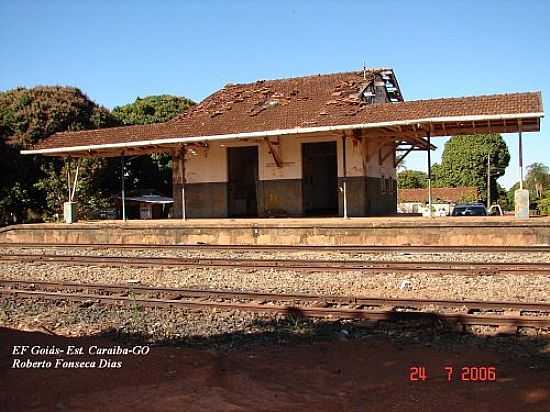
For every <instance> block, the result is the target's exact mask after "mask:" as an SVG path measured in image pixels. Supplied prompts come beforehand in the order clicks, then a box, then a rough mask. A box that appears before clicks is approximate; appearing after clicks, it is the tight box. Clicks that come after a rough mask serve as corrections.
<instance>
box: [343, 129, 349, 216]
mask: <svg viewBox="0 0 550 412" xmlns="http://www.w3.org/2000/svg"><path fill="white" fill-rule="evenodd" d="M342 153H343V156H342V160H343V161H342V166H343V167H344V173H343V174H344V176H343V178H342V191H343V207H344V219H347V218H348V191H347V184H346V183H347V182H346V180H347V170H346V135H345V134H344V135H342Z"/></svg>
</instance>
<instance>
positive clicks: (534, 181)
mask: <svg viewBox="0 0 550 412" xmlns="http://www.w3.org/2000/svg"><path fill="white" fill-rule="evenodd" d="M525 183H526V186H527V187H528V188H529V189H532V190H533V191H534V193H535V195H536V197H537V199H540V198H541V197H542V195H543V192H544V191H545V190H546V189H548V188H549V187H550V169H549V168H548V166H546V165H544V164H542V163H533V164H530V165H529V166H527V175H526V176H525Z"/></svg>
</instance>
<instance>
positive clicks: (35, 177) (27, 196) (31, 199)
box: [0, 86, 119, 224]
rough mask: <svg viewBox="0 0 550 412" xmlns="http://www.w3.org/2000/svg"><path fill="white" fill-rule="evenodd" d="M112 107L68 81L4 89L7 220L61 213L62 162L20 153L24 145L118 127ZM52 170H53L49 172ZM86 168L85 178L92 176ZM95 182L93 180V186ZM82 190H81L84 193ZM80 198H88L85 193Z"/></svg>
mask: <svg viewBox="0 0 550 412" xmlns="http://www.w3.org/2000/svg"><path fill="white" fill-rule="evenodd" d="M118 124H119V123H118V121H117V120H116V119H115V118H114V117H113V116H112V115H111V114H110V112H109V111H108V110H107V109H105V108H103V107H101V106H98V105H97V104H96V103H94V102H93V101H91V100H90V99H89V98H88V97H87V96H86V95H85V94H83V93H82V92H81V91H80V90H79V89H77V88H74V87H63V86H39V87H34V88H30V89H28V88H23V87H19V88H16V89H13V90H8V91H5V92H0V130H1V131H2V132H1V138H2V139H1V140H2V146H1V147H0V150H1V151H2V152H1V154H2V160H3V162H2V165H0V172H1V173H2V176H3V180H2V181H1V187H0V191H1V192H2V195H3V196H2V205H1V206H2V207H0V222H2V223H3V224H7V223H14V222H24V221H29V220H32V219H34V218H36V217H38V216H40V214H43V215H45V216H51V215H53V214H54V213H59V212H60V211H61V208H62V202H58V203H56V204H54V203H53V202H50V201H48V199H52V198H57V199H63V196H64V195H65V194H66V193H67V182H66V179H63V178H61V176H65V175H64V174H63V161H62V160H60V159H57V158H47V157H43V156H21V155H20V154H19V150H20V149H21V148H23V147H24V146H28V145H32V144H34V143H36V142H38V141H39V140H41V139H43V138H46V137H48V136H50V135H51V134H53V133H56V132H63V131H68V130H71V131H72V130H83V129H95V128H99V127H107V126H116V125H118ZM48 170H49V172H48ZM87 173H88V172H87V171H86V169H82V170H81V177H82V178H83V179H86V178H87ZM92 186H94V185H92ZM80 194H81V193H79V195H80ZM83 195H84V196H83V197H82V196H81V197H80V199H81V200H84V201H86V200H87V199H86V196H87V194H86V193H83Z"/></svg>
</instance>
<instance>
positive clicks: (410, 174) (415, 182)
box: [397, 170, 428, 189]
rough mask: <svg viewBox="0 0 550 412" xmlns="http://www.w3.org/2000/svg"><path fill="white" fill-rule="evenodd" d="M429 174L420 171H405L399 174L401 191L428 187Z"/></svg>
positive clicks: (398, 182) (398, 179)
mask: <svg viewBox="0 0 550 412" xmlns="http://www.w3.org/2000/svg"><path fill="white" fill-rule="evenodd" d="M427 179H428V174H427V173H425V172H422V171H420V170H403V171H402V172H399V173H398V174H397V184H398V187H399V188H400V189H416V188H424V187H427V185H428V181H427Z"/></svg>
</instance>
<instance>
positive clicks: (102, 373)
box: [0, 328, 550, 412]
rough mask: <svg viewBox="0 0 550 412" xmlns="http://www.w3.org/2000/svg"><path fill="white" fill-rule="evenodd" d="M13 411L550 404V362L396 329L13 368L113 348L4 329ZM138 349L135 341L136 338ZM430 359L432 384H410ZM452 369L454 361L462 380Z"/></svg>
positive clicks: (0, 333) (0, 381)
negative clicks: (51, 351) (87, 364)
mask: <svg viewBox="0 0 550 412" xmlns="http://www.w3.org/2000/svg"><path fill="white" fill-rule="evenodd" d="M0 342H1V345H0V350H1V353H0V410H2V411H64V410H66V411H97V410H103V411H128V410H131V411H134V412H138V411H157V410H158V411H302V410H303V411H306V410H307V411H385V412H389V411H466V410H475V411H549V410H550V368H547V367H540V365H537V363H536V362H534V361H533V359H531V358H526V359H519V358H518V357H513V356H512V357H511V356H509V355H508V356H507V355H506V354H502V353H500V352H495V351H492V350H490V349H481V350H480V349H479V348H473V347H469V346H465V347H462V348H461V349H459V350H455V349H444V350H442V349H441V348H439V349H436V348H433V347H431V345H426V344H423V343H418V344H413V345H404V344H403V343H399V342H398V341H392V340H391V339H390V338H389V337H371V338H368V339H362V340H346V339H332V340H330V341H324V342H317V343H307V344H304V343H289V344H269V345H256V346H247V347H243V348H240V349H237V350H230V351H221V350H218V351H213V350H208V349H197V348H190V347H175V346H151V350H150V353H149V354H148V355H144V356H137V355H136V356H134V355H126V356H109V355H105V356H100V357H104V358H108V359H110V360H111V361H113V362H116V361H121V362H122V365H121V367H120V368H116V369H112V368H102V369H97V368H96V369H61V368H59V369H55V368H49V369H13V368H12V366H13V362H14V359H25V358H29V359H31V360H33V361H38V360H50V361H55V359H56V358H59V357H62V358H64V359H66V360H72V361H75V360H77V361H84V360H98V358H99V357H98V356H92V355H88V354H86V355H84V356H80V355H78V356H77V355H74V356H64V355H33V356H28V355H25V356H21V355H14V354H13V353H12V352H13V351H14V345H30V346H33V345H40V346H41V347H42V348H45V347H47V346H50V347H51V346H53V345H55V346H56V347H58V348H67V346H68V345H73V346H76V347H80V346H82V347H83V348H84V351H85V352H88V348H89V347H90V346H91V345H97V346H98V347H103V348H112V347H114V346H116V345H120V344H121V343H120V342H118V341H117V342H115V341H112V340H109V339H107V338H104V337H83V338H66V337H61V336H54V335H50V334H46V333H41V332H23V331H18V330H14V329H7V328H0ZM125 346H127V347H132V345H130V344H127V345H125ZM413 366H417V367H424V368H425V370H426V373H427V375H428V376H427V379H426V380H425V381H422V380H419V381H410V368H411V367H413ZM446 366H452V367H453V376H452V378H451V382H448V380H447V372H446V371H445V367H446ZM465 366H470V367H472V366H474V367H483V366H485V367H489V366H492V367H495V369H496V381H486V382H480V381H462V380H461V376H460V375H461V368H462V367H465Z"/></svg>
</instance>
